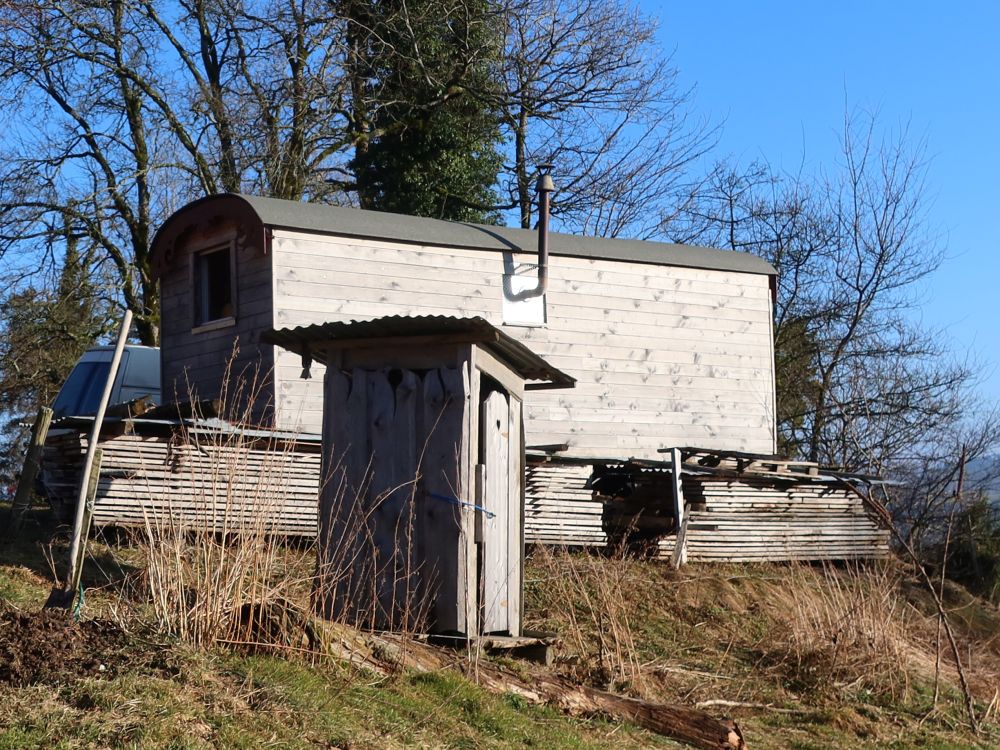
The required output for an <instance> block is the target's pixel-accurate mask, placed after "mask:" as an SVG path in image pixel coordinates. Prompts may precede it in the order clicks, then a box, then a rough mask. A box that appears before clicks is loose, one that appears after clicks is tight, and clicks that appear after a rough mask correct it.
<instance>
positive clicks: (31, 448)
mask: <svg viewBox="0 0 1000 750" xmlns="http://www.w3.org/2000/svg"><path fill="white" fill-rule="evenodd" d="M50 424H52V409H50V408H49V407H47V406H42V407H40V408H39V409H38V415H37V416H36V417H35V424H34V426H32V428H31V442H30V443H29V444H28V452H27V453H26V454H25V456H24V467H23V468H22V469H21V477H20V479H18V481H17V492H16V493H15V494H14V503H13V504H12V505H11V506H10V525H9V526H8V527H7V534H8V535H9V536H11V537H13V536H16V535H17V534H19V533H20V532H21V527H22V526H23V525H24V516H25V514H26V513H27V512H28V508H30V507H31V496H32V495H33V494H34V491H35V477H36V476H38V466H39V463H40V462H41V458H42V449H43V448H44V447H45V438H46V437H47V436H48V434H49V425H50Z"/></svg>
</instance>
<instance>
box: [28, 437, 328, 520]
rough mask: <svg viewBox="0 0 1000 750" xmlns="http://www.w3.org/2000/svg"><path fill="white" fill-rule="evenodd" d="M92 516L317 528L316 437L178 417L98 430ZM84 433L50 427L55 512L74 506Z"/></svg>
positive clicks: (45, 474) (46, 471) (50, 492)
mask: <svg viewBox="0 0 1000 750" xmlns="http://www.w3.org/2000/svg"><path fill="white" fill-rule="evenodd" d="M101 448H102V449H103V460H102V462H101V466H100V470H99V471H100V473H99V481H98V486H97V496H96V500H95V503H94V515H93V523H94V524H95V525H97V526H142V525H144V524H146V523H152V524H156V525H161V526H162V525H164V524H169V523H175V522H179V521H181V522H184V523H186V524H193V523H198V524H206V525H208V526H209V527H210V528H213V529H215V530H217V531H220V532H226V531H231V532H234V533H235V532H237V531H239V529H240V527H243V528H254V527H255V528H258V529H261V530H265V531H266V532H267V533H274V534H282V535H290V536H312V535H315V533H316V517H317V496H318V489H319V477H320V443H319V441H318V440H313V441H306V440H294V441H289V440H279V439H273V438H268V437H267V435H266V434H263V433H261V434H258V433H257V432H250V433H240V432H237V431H230V430H219V429H212V428H207V427H203V428H193V427H191V426H182V425H180V424H175V425H172V426H171V425H165V424H164V423H163V422H158V421H149V422H143V421H142V420H133V421H131V422H130V423H129V429H128V431H127V432H124V433H122V434H118V435H104V436H102V438H101ZM86 449H87V435H86V433H85V432H83V431H79V430H76V429H73V430H67V429H60V430H53V433H50V435H49V438H48V440H47V441H46V445H45V451H44V455H43V459H42V460H43V464H42V483H43V487H44V490H45V494H46V495H47V496H48V498H49V501H50V502H51V504H52V505H53V507H54V508H55V509H56V511H57V513H59V514H60V515H61V516H63V517H66V516H67V515H70V514H71V513H72V507H71V506H72V504H73V503H74V502H75V498H76V491H77V487H78V483H79V481H80V471H81V469H82V465H83V457H84V453H85V452H86Z"/></svg>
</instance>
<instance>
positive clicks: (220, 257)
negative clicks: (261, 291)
mask: <svg viewBox="0 0 1000 750" xmlns="http://www.w3.org/2000/svg"><path fill="white" fill-rule="evenodd" d="M194 296H195V299H194V324H195V326H201V325H205V324H206V323H211V322H212V321H215V320H224V319H225V318H231V317H233V316H234V315H235V309H234V304H233V277H232V257H231V248H230V246H229V245H224V246H223V247H216V248H212V249H211V250H205V251H204V252H201V253H198V254H197V255H195V256H194Z"/></svg>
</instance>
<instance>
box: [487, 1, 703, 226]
mask: <svg viewBox="0 0 1000 750" xmlns="http://www.w3.org/2000/svg"><path fill="white" fill-rule="evenodd" d="M506 15H507V41H506V46H505V50H504V54H503V57H502V60H501V63H500V66H501V70H500V72H501V75H502V78H503V94H502V100H501V102H500V110H501V112H502V117H503V126H504V130H505V133H506V134H507V135H508V146H509V149H510V151H509V157H508V163H507V164H506V167H505V169H506V178H505V179H506V185H505V190H506V193H507V194H508V195H509V196H510V201H509V203H507V204H506V206H505V207H507V208H512V209H514V210H515V211H516V213H517V221H518V223H519V224H520V226H522V227H530V226H531V220H532V211H533V201H534V190H533V177H534V176H535V174H536V172H535V169H536V166H537V165H538V164H539V163H543V162H550V163H553V164H555V165H556V169H557V172H558V176H559V193H558V197H557V201H556V204H555V205H554V207H553V216H554V217H555V219H554V220H555V221H556V222H557V223H560V224H561V225H562V226H563V227H565V228H568V229H571V230H573V231H579V232H582V233H585V234H592V235H600V236H606V237H617V236H631V237H638V238H648V237H651V236H654V235H657V234H659V232H660V227H661V223H662V218H663V214H665V213H673V212H675V211H677V210H678V207H686V206H687V204H688V203H689V201H690V200H691V198H692V195H693V194H694V192H695V188H696V186H697V184H698V181H697V180H692V178H691V172H692V170H691V168H692V166H693V165H694V164H695V162H696V161H697V160H698V159H699V158H700V157H701V156H703V155H704V154H705V153H706V152H707V151H708V150H709V149H710V147H711V146H713V145H714V142H715V135H716V133H715V130H714V129H713V128H711V127H707V126H706V124H705V123H702V122H691V121H690V120H689V117H688V113H687V108H688V106H689V104H690V101H689V99H690V96H689V94H690V92H689V91H687V90H685V89H683V88H681V87H680V86H679V84H678V81H677V71H676V70H675V69H674V68H673V67H672V66H671V63H670V59H669V57H668V56H667V55H665V54H664V53H663V52H662V51H661V50H660V49H659V47H658V46H657V44H656V40H655V31H656V25H655V23H654V22H653V21H652V20H651V19H650V18H648V17H646V16H643V15H642V14H641V13H640V12H639V11H638V10H636V9H634V8H633V7H632V6H630V5H628V4H627V3H624V2H617V1H616V2H600V1H599V0H510V2H509V5H508V6H507V8H506Z"/></svg>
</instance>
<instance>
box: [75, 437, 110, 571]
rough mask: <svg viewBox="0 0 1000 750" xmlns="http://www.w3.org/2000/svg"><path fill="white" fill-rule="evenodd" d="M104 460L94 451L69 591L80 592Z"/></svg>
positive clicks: (101, 454)
mask: <svg viewBox="0 0 1000 750" xmlns="http://www.w3.org/2000/svg"><path fill="white" fill-rule="evenodd" d="M103 458H104V451H103V450H102V449H100V448H98V449H96V450H95V451H94V463H93V465H92V466H91V467H90V476H89V477H87V499H86V504H85V507H84V511H83V527H82V528H81V529H80V533H81V535H82V542H81V544H80V551H79V553H78V554H77V556H76V563H75V565H74V566H73V568H72V571H73V580H72V581H70V590H71V591H79V590H80V578H81V577H82V575H83V560H84V557H85V556H86V554H87V537H88V536H89V535H90V523H91V520H92V519H93V517H94V502H95V501H96V500H97V483H98V482H99V481H100V478H101V461H102V459H103Z"/></svg>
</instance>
